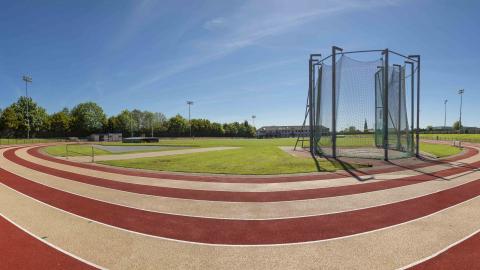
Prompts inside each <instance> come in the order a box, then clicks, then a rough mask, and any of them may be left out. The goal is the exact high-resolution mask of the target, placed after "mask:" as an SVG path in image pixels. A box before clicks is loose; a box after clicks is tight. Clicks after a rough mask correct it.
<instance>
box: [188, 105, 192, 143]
mask: <svg viewBox="0 0 480 270" xmlns="http://www.w3.org/2000/svg"><path fill="white" fill-rule="evenodd" d="M187 105H188V125H189V126H190V137H192V122H191V120H190V106H192V105H193V101H187Z"/></svg>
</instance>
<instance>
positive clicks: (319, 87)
mask: <svg viewBox="0 0 480 270" xmlns="http://www.w3.org/2000/svg"><path fill="white" fill-rule="evenodd" d="M322 72H323V65H320V68H319V69H318V76H317V77H318V79H317V101H316V109H315V113H316V115H315V138H316V141H315V149H316V151H317V152H320V151H318V143H319V141H320V139H321V135H320V134H321V122H322V121H321V119H320V117H321V116H320V107H321V106H322V105H321V104H322V90H323V89H322V79H323V77H322Z"/></svg>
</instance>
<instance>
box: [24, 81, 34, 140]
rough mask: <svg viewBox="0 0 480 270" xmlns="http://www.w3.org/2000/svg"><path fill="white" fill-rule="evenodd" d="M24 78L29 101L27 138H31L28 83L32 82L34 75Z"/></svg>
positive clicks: (26, 95)
mask: <svg viewBox="0 0 480 270" xmlns="http://www.w3.org/2000/svg"><path fill="white" fill-rule="evenodd" d="M22 80H23V81H25V97H26V102H27V139H30V115H29V111H28V104H29V103H30V102H29V99H28V83H32V77H30V76H26V75H24V76H23V77H22Z"/></svg>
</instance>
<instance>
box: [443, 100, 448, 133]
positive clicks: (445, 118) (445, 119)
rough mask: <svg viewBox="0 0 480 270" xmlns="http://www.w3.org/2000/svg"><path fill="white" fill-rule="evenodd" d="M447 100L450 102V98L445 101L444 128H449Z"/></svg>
mask: <svg viewBox="0 0 480 270" xmlns="http://www.w3.org/2000/svg"><path fill="white" fill-rule="evenodd" d="M447 102H448V99H445V100H444V101H443V105H445V116H444V118H443V129H444V130H445V129H446V128H447Z"/></svg>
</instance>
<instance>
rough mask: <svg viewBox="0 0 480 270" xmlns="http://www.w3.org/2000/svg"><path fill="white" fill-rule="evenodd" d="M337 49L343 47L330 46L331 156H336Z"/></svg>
mask: <svg viewBox="0 0 480 270" xmlns="http://www.w3.org/2000/svg"><path fill="white" fill-rule="evenodd" d="M337 51H340V52H342V51H343V49H342V48H339V47H337V46H332V156H333V158H336V157H337V88H336V87H337V86H336V76H337V74H336V73H337V72H336V69H337V64H336V58H337V55H336V54H337Z"/></svg>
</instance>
